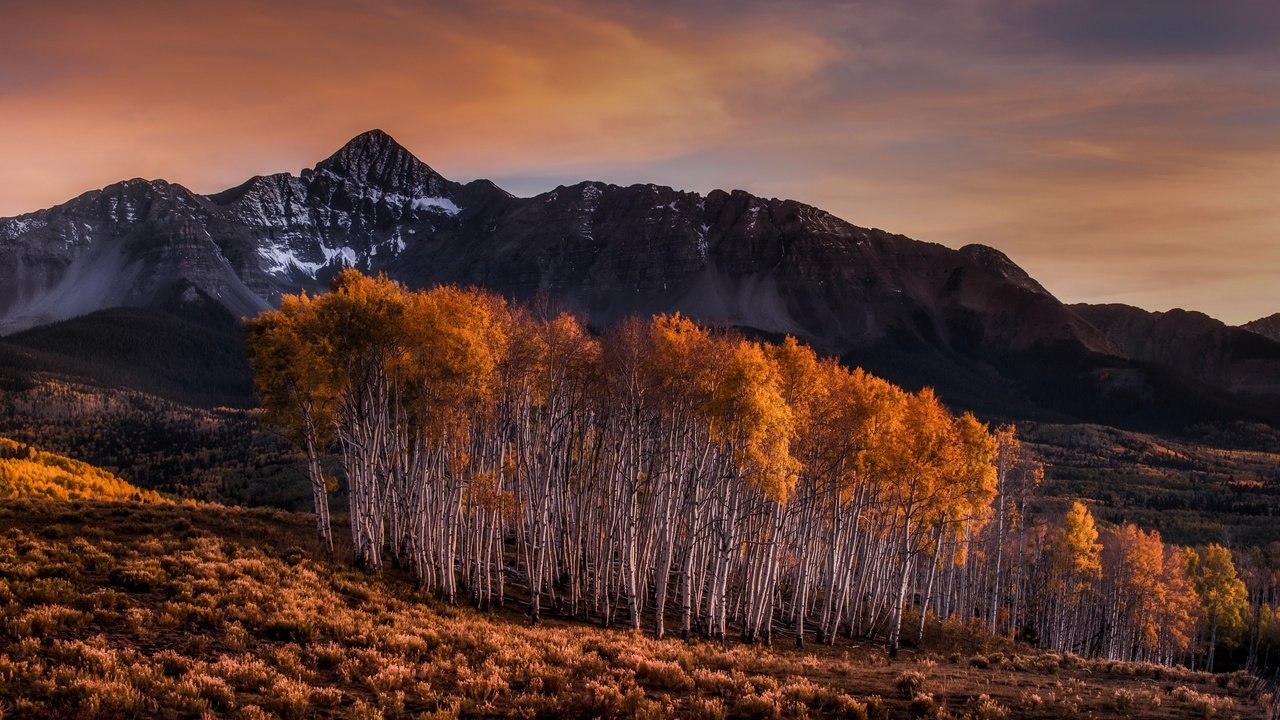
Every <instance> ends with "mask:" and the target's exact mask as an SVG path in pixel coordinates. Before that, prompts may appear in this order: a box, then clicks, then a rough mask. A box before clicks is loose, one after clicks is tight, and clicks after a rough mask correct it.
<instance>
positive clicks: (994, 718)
mask: <svg viewBox="0 0 1280 720" xmlns="http://www.w3.org/2000/svg"><path fill="white" fill-rule="evenodd" d="M969 715H970V717H972V718H974V720H1006V719H1007V718H1008V717H1009V709H1008V708H1006V707H1005V706H1004V705H1001V704H1000V703H998V702H996V701H995V700H993V699H992V698H991V696H989V695H986V694H983V695H979V696H978V697H977V698H975V699H974V701H973V706H972V707H971V708H970V712H969Z"/></svg>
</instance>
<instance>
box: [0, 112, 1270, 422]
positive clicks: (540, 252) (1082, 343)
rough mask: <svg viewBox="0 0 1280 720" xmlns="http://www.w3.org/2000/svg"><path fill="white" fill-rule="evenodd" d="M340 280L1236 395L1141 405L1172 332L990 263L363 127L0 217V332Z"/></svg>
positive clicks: (1036, 403)
mask: <svg viewBox="0 0 1280 720" xmlns="http://www.w3.org/2000/svg"><path fill="white" fill-rule="evenodd" d="M343 267H357V268H360V269H362V270H364V271H366V272H386V273H387V274H389V275H391V276H392V277H394V278H397V279H399V280H402V281H404V282H405V283H406V284H408V285H410V286H413V287H423V286H428V285H431V284H434V283H439V282H452V283H465V284H475V285H479V286H483V287H487V288H490V289H493V290H496V291H499V292H502V293H505V294H507V295H510V296H512V297H516V298H529V297H532V296H534V295H537V294H540V293H546V294H550V295H552V296H554V297H557V298H559V299H560V300H562V301H563V302H565V303H566V304H568V305H569V306H571V307H574V308H576V309H578V310H580V311H582V312H583V313H585V314H587V315H588V316H589V318H590V320H591V322H592V323H593V324H595V325H604V324H607V323H609V322H611V321H613V320H616V319H618V318H620V317H623V316H625V315H628V314H648V313H654V312H674V311H680V312H684V313H686V314H688V315H691V316H693V317H696V318H699V319H701V320H704V321H707V322H713V323H723V324H727V325H733V326H737V327H741V328H744V329H746V330H748V331H750V332H758V333H763V334H766V335H780V334H794V335H797V336H799V337H801V338H802V339H804V340H806V341H808V342H810V343H812V344H814V345H815V346H816V347H818V348H820V349H821V350H823V351H824V352H827V353H832V354H837V355H841V356H843V357H845V358H847V359H848V360H849V361H850V362H853V363H857V364H862V365H864V366H867V367H869V368H870V369H872V370H874V371H876V372H878V373H881V374H884V375H886V376H888V377H889V378H890V379H894V380H897V381H899V382H903V383H904V384H907V385H913V386H918V385H924V384H931V385H936V386H938V387H939V389H940V391H942V392H943V394H944V397H950V398H953V399H954V400H955V401H957V402H958V403H959V404H963V405H967V406H970V407H975V408H979V409H985V410H988V411H990V412H993V413H1003V414H1014V415H1018V414H1021V415H1027V414H1035V413H1039V414H1042V415H1046V416H1050V417H1088V418H1092V419H1098V418H1100V417H1106V416H1109V414H1114V413H1117V412H1119V413H1122V414H1128V415H1130V416H1134V417H1138V416H1140V415H1143V414H1149V415H1153V416H1160V417H1174V416H1177V417H1179V418H1181V417H1182V416H1183V415H1185V416H1187V417H1188V418H1192V419H1194V417H1195V416H1197V415H1198V414H1203V412H1207V411H1206V410H1205V408H1209V410H1210V411H1212V412H1213V413H1218V412H1219V411H1221V412H1222V413H1227V412H1236V410H1237V409H1238V408H1236V403H1235V399H1234V398H1233V397H1228V396H1227V395H1226V394H1224V393H1234V392H1244V391H1248V392H1252V391H1253V390H1255V389H1257V388H1256V387H1255V385H1257V384H1258V383H1255V382H1253V381H1247V382H1239V381H1238V379H1237V378H1236V377H1235V375H1233V372H1234V368H1235V367H1236V365H1238V363H1235V361H1234V360H1232V359H1231V358H1234V357H1235V356H1234V355H1230V353H1228V354H1227V356H1224V359H1223V360H1222V362H1221V363H1220V364H1219V365H1215V366H1214V374H1213V378H1214V379H1213V380H1211V382H1210V383H1209V384H1208V385H1203V384H1197V385H1196V390H1195V392H1190V393H1182V394H1181V395H1180V397H1181V396H1187V397H1193V398H1195V403H1194V404H1195V408H1194V409H1192V410H1188V409H1187V408H1182V410H1179V411H1178V412H1174V413H1172V415H1171V414H1170V412H1169V409H1168V408H1162V406H1161V403H1163V402H1166V400H1164V399H1162V398H1165V397H1166V396H1167V395H1168V393H1166V392H1165V389H1167V386H1169V384H1170V383H1174V384H1177V383H1178V382H1181V381H1180V380H1178V379H1176V378H1174V379H1170V378H1169V377H1167V375H1168V373H1169V372H1171V371H1170V370H1169V368H1170V367H1172V368H1180V367H1182V366H1181V365H1179V364H1178V363H1177V362H1176V361H1177V360H1178V358H1177V357H1176V356H1177V355H1178V351H1177V342H1178V341H1179V340H1178V337H1175V336H1170V337H1169V338H1168V340H1167V342H1165V341H1163V340H1158V339H1156V340H1150V341H1137V340H1134V339H1133V338H1132V337H1131V336H1130V335H1132V333H1130V332H1129V330H1127V329H1126V330H1125V332H1120V330H1119V329H1118V328H1119V327H1120V325H1122V323H1119V322H1118V321H1117V322H1112V321H1110V320H1109V319H1108V318H1110V317H1111V316H1106V317H1103V314H1100V312H1101V311H1100V312H1099V313H1090V312H1086V310H1085V309H1082V308H1080V307H1076V308H1071V307H1067V306H1065V305H1063V304H1062V303H1061V302H1059V301H1058V300H1057V299H1056V298H1054V297H1053V296H1052V295H1051V294H1050V293H1049V292H1048V291H1047V290H1045V288H1044V287H1042V286H1041V285H1040V284H1039V283H1038V282H1036V281H1035V280H1034V279H1032V278H1031V277H1030V276H1029V275H1027V273H1026V272H1024V271H1023V270H1022V269H1021V268H1019V267H1018V266H1017V265H1016V264H1014V263H1013V262H1012V261H1011V260H1010V259H1009V258H1008V257H1006V256H1005V255H1004V254H1002V253H1000V252H999V251H997V250H995V249H993V248H989V247H985V246H981V245H970V246H968V247H965V248H962V249H960V250H958V251H957V250H952V249H949V248H946V247H943V246H941V245H935V244H930V243H923V242H918V241H915V240H912V239H910V238H907V237H904V236H901V235H894V234H891V233H887V232H884V231H881V230H873V229H867V228H861V227H857V226H854V225H852V224H850V223H847V222H845V221H843V220H841V219H839V218H836V217H834V216H832V215H830V214H829V213H826V212H824V211H822V210H820V209H818V208H814V207H811V206H808V205H804V204H802V203H798V202H794V201H790V200H777V199H764V198H759V197H755V196H753V195H750V194H748V193H745V192H742V191H737V190H735V191H733V192H724V191H714V192H712V193H710V194H708V195H706V196H701V195H698V194H695V193H689V192H681V191H677V190H673V189H671V188H668V187H662V186H657V185H633V186H630V187H619V186H615V185H608V184H604V183H597V182H583V183H579V184H577V185H573V186H569V187H559V188H556V189H555V190H553V191H551V192H547V193H544V194H542V195H538V196H536V197H532V198H517V197H513V196H512V195H510V194H508V193H506V192H504V191H503V190H501V189H500V188H498V187H497V186H495V185H494V184H493V183H491V182H488V181H485V180H477V181H474V182H471V183H467V184H460V183H456V182H452V181H450V180H447V179H445V178H444V177H441V176H440V175H439V174H438V173H436V172H435V171H434V170H432V169H431V168H430V167H428V166H427V165H426V164H424V163H422V162H421V161H419V160H418V159H417V158H415V157H414V156H413V155H412V154H411V153H409V152H408V151H407V150H405V149H404V148H403V147H401V146H400V145H399V144H397V143H396V142H395V141H394V140H393V139H392V138H390V137H389V136H388V135H387V134H386V133H383V132H381V131H377V130H374V131H371V132H368V133H364V134H362V135H360V136H358V137H356V138H354V139H353V140H351V141H350V142H349V143H347V144H346V145H345V146H344V147H343V148H342V149H340V150H339V151H338V152H336V153H334V154H333V155H332V156H331V157H329V158H327V159H325V160H323V161H321V162H320V163H318V164H317V165H316V166H315V167H314V168H313V169H309V170H304V171H303V172H302V173H301V174H300V175H299V176H294V175H290V174H278V175H271V176H266V177H255V178H252V179H250V180H249V181H247V182H246V183H244V184H242V185H240V186H239V187H236V188H232V189H230V190H227V191H225V192H221V193H217V194H215V195H209V196H200V195H195V194H193V193H191V192H189V191H188V190H186V189H185V188H182V187H181V186H178V185H171V184H169V183H165V182H163V181H142V180H131V181H128V182H125V183H120V184H117V185H113V186H110V187H108V188H105V189H103V190H100V191H94V192H90V193H86V194H84V195H82V196H80V197H78V198H76V199H74V200H72V201H70V202H68V203H66V204H64V205H61V206H58V207H55V208H52V209H49V210H43V211H39V212H36V213H31V214H28V215H23V216H20V217H17V218H10V219H5V220H0V332H12V331H15V330H19V329H22V328H26V327H31V326H34V325H38V324H43V323H48V322H51V321H54V320H60V319H64V318H69V317H72V316H77V315H82V314H85V313H88V312H91V311H94V310H99V309H103V308H110V307H116V306H141V307H155V306H160V305H165V304H169V305H171V304H172V303H174V302H178V303H181V302H188V301H189V302H195V303H205V304H210V303H212V304H214V305H217V306H220V307H222V308H225V310H227V311H229V312H230V313H231V314H232V315H234V316H241V315H248V314H252V313H254V312H257V311H259V310H261V309H263V308H266V307H269V306H271V305H273V304H275V303H277V302H278V300H279V297H280V294H281V293H285V292H296V291H297V290H299V289H313V290H314V289H319V288H322V287H324V286H325V285H326V284H327V282H328V281H329V279H330V278H331V277H332V275H333V274H334V273H335V272H336V271H337V270H339V269H340V268H343ZM1143 327H1144V328H1145V327H1146V326H1143ZM1125 328H1128V326H1125ZM1239 332H1241V333H1243V334H1246V335H1250V336H1251V337H1257V336H1255V335H1252V334H1250V333H1245V332H1244V331H1239ZM1175 335H1176V333H1175ZM1160 337H1163V336H1160ZM1259 340H1262V339H1261V338H1259ZM1264 342H1265V341H1264ZM1162 343H1163V344H1162ZM1275 347H1276V348H1280V345H1276V346H1275ZM1250 352H1253V351H1250ZM1267 352H1269V351H1268V350H1266V349H1265V348H1262V349H1258V350H1256V352H1255V353H1254V354H1256V355H1259V356H1267ZM1228 356H1229V357H1228ZM1250 357H1252V356H1250ZM1267 357H1269V356H1267ZM1233 363H1234V364H1233ZM1175 374H1176V373H1175ZM1180 402H1181V401H1180ZM1185 404H1186V403H1183V405H1185ZM1183 410H1185V412H1183ZM1179 412H1181V413H1182V414H1181V415H1179ZM1250 412H1252V411H1250ZM1135 413H1136V414H1135Z"/></svg>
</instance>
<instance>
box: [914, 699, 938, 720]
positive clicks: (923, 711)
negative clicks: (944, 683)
mask: <svg viewBox="0 0 1280 720" xmlns="http://www.w3.org/2000/svg"><path fill="white" fill-rule="evenodd" d="M907 712H908V713H910V714H911V717H913V718H925V719H926V720H931V719H932V718H937V717H940V716H941V714H942V709H941V708H940V707H938V702H937V701H936V700H934V699H933V695H930V694H929V693H920V694H918V695H916V696H915V697H913V698H911V704H910V705H908V706H907Z"/></svg>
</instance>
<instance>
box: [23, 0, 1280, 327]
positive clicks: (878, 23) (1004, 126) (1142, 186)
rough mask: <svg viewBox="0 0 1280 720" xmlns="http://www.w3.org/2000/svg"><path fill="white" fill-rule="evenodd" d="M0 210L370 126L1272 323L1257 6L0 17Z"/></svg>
mask: <svg viewBox="0 0 1280 720" xmlns="http://www.w3.org/2000/svg"><path fill="white" fill-rule="evenodd" d="M0 37H3V42H0V158H2V160H0V216H11V215H16V214H19V213H22V212H28V211H32V210H36V209H40V208H44V207H48V206H51V205H54V204H57V203H60V202H63V201H65V200H67V199H69V198H71V197H74V196H75V195H78V194H79V193H81V192H84V191H86V190H90V189H95V188H99V187H102V186H104V185H107V184H110V183H112V182H115V181H118V180H121V179H125V178H130V177H146V178H164V179H167V180H170V181H172V182H177V183H181V184H183V185H185V186H187V187H189V188H191V189H193V190H195V191H197V192H203V193H211V192H216V191H218V190H222V189H225V188H227V187H231V186H234V185H237V184H239V183H240V182H242V181H244V180H245V179H247V178H248V177H250V176H252V175H255V174H266V173H272V172H280V171H292V172H297V171H299V170H300V169H302V168H304V167H310V166H312V165H314V164H315V163H316V162H317V161H319V160H320V159H323V158H324V157H326V156H327V155H329V154H330V153H331V152H333V151H334V150H336V149H337V148H338V147H339V146H341V145H342V144H343V143H344V142H345V141H346V140H347V139H349V138H350V137H352V136H354V135H356V134H358V133H360V132H362V131H365V130H368V129H371V128H375V127H376V128H381V129H383V130H386V131H387V132H389V133H390V134H392V135H393V136H394V137H395V138H396V139H397V140H399V141H400V142H401V144H403V145H405V146H406V147H407V148H409V149H410V150H411V151H413V152H414V153H415V154H416V155H417V156H418V157H419V158H421V159H422V160H424V161H425V162H427V163H428V164H430V165H431V166H432V167H434V168H435V169H436V170H437V171H439V172H441V173H442V174H443V175H445V176H446V177H450V178H452V179H455V180H461V181H466V180H470V179H473V178H477V177H487V178H491V179H493V180H494V181H496V182H497V183H498V184H499V185H501V186H503V187H504V188H506V189H507V190H509V191H511V192H514V193H516V194H519V195H532V194H536V193H538V192H541V191H544V190H549V189H551V188H554V187H555V186H556V185H558V184H562V183H564V184H568V183H573V182H576V181H579V180H583V179H598V180H605V181H609V182H614V183H618V184H631V183H637V182H655V183H660V184H664V185H671V186H674V187H677V188H681V189H687V190H696V191H699V192H706V191H709V190H711V189H714V188H724V189H733V188H740V189H744V190H748V191H750V192H753V193H755V194H758V195H763V196H766V197H786V198H794V199H796V200H800V201H803V202H807V203H810V204H813V205H817V206H819V207H822V208H824V209H827V210H829V211H831V212H833V213H835V214H836V215H838V216H840V217H843V218H845V219H846V220H849V221H850V222H853V223H855V224H858V225H863V226H868V227H879V228H884V229H886V230H890V231H893V232H898V233H902V234H905V235H909V236H911V237H914V238H916V239H919V240H927V241H931V242H938V243H942V244H944V245H948V246H952V247H960V246H962V245H965V244H968V243H973V242H978V243H983V244H986V245H991V246H994V247H997V248H999V249H1001V250H1003V251H1004V252H1005V253H1006V254H1008V255H1009V256H1010V257H1011V258H1013V260H1014V261H1015V262H1017V263H1018V264H1020V265H1021V266H1023V267H1024V268H1025V269H1026V270H1027V271H1028V272H1030V273H1031V274H1032V275H1033V276H1034V277H1036V278H1037V279H1039V280H1040V281H1041V282H1042V283H1043V284H1044V285H1045V286H1046V287H1048V288H1049V289H1050V290H1051V291H1052V292H1054V293H1055V294H1056V295H1057V296H1058V297H1059V298H1061V299H1062V300H1064V301H1066V302H1094V303H1100V302H1123V303H1128V304H1133V305H1138V306H1141V307H1144V308H1148V309H1151V310H1167V309H1169V308H1173V307H1183V308H1188V309H1196V310H1201V311H1204V312H1207V313H1209V314H1210V315H1213V316H1215V317H1217V318H1219V319H1222V320H1224V321H1226V322H1229V323H1240V322H1244V321H1247V320H1251V319H1254V318H1258V317H1261V316H1264V315H1270V314H1272V313H1275V312H1280V291H1278V289H1280V42H1277V41H1276V38H1278V37H1280V2H1276V1H1275V0H1216V1H1214V0H1205V1H1203V2H1191V1H1190V0H1022V1H1020V2H1007V1H1006V0H952V1H948V2H943V1H941V0H911V1H910V2H902V1H899V0H884V1H876V2H871V1H863V0H843V1H841V0H785V1H784V0H779V1H777V2H756V1H754V0H681V1H680V2H675V1H673V0H651V1H650V2H634V3H626V2H614V1H613V0H596V1H594V2H585V1H584V2H578V1H577V0H554V1H553V0H511V1H507V0H480V1H479V2H474V3H454V2H450V3H442V2H430V1H423V0H418V1H409V0H374V1H372V2H362V3H351V2H347V1H345V0H342V1H338V0H277V1H275V2H272V3H256V2H248V1H246V0H222V1H220V2H195V1H192V2H174V1H173V0H166V1H165V2H154V1H151V0H113V2H110V3H104V2H101V1H100V0H94V1H93V2H87V1H83V0H60V1H59V2H41V1H38V0H0Z"/></svg>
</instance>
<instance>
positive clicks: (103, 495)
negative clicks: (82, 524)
mask: <svg viewBox="0 0 1280 720" xmlns="http://www.w3.org/2000/svg"><path fill="white" fill-rule="evenodd" d="M0 497H8V498H15V497H37V498H50V499H57V500H148V501H158V500H160V496H159V495H157V494H156V493H154V492H151V491H147V490H140V489H138V488H136V487H134V486H133V485H130V484H129V483H127V482H125V481H124V480H121V479H120V478H118V477H116V476H115V475H112V474H111V473H109V472H107V471H106V470H103V469H101V468H97V467H94V466H92V465H89V464H87V463H82V462H80V461H78V460H72V459H71V458H67V457H63V456H61V455H54V454H53V453H47V452H42V451H39V450H36V449H35V448H32V447H29V446H27V445H22V444H19V443H16V442H14V441H12V440H9V439H7V438H0Z"/></svg>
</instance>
